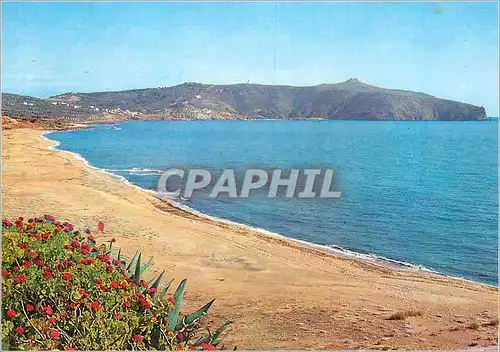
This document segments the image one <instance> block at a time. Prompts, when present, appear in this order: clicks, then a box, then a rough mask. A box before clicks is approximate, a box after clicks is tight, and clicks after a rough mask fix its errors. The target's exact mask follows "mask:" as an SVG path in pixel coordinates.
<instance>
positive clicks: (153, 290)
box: [148, 287, 158, 295]
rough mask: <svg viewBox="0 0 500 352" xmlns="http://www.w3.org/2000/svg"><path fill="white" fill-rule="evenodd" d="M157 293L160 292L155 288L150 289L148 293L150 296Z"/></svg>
mask: <svg viewBox="0 0 500 352" xmlns="http://www.w3.org/2000/svg"><path fill="white" fill-rule="evenodd" d="M157 291H158V290H157V289H156V288H154V287H151V288H148V293H149V294H150V295H153V294H155V293H156V292H157Z"/></svg>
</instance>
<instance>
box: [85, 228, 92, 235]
mask: <svg viewBox="0 0 500 352" xmlns="http://www.w3.org/2000/svg"><path fill="white" fill-rule="evenodd" d="M84 232H85V233H86V234H87V235H90V233H91V232H92V231H91V230H90V229H85V231H84Z"/></svg>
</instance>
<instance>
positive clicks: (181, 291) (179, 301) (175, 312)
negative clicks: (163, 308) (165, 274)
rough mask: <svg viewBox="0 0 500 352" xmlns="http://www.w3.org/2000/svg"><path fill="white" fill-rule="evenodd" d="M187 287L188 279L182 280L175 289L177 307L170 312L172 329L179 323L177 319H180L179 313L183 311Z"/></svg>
mask: <svg viewBox="0 0 500 352" xmlns="http://www.w3.org/2000/svg"><path fill="white" fill-rule="evenodd" d="M185 287H186V279H184V280H182V281H181V283H180V284H179V286H177V290H175V293H174V296H173V297H174V298H175V307H174V309H172V311H171V312H170V315H169V318H170V329H172V330H174V329H175V326H176V325H177V321H178V320H179V313H180V311H181V306H182V300H183V296H184V289H185Z"/></svg>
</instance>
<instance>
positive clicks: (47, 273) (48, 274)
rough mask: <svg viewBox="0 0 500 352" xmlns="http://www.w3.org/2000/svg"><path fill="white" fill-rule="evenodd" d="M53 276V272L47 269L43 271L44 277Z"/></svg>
mask: <svg viewBox="0 0 500 352" xmlns="http://www.w3.org/2000/svg"><path fill="white" fill-rule="evenodd" d="M51 277H52V273H51V272H50V271H48V270H45V271H44V272H43V278H44V279H50V278H51Z"/></svg>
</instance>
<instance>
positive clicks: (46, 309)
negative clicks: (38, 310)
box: [42, 306, 54, 316]
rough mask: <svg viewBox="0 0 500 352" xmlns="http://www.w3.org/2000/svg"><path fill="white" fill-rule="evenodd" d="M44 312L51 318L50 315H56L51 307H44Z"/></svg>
mask: <svg viewBox="0 0 500 352" xmlns="http://www.w3.org/2000/svg"><path fill="white" fill-rule="evenodd" d="M42 310H43V311H44V312H45V314H47V315H49V316H50V315H52V313H54V312H53V311H52V307H51V306H47V307H42Z"/></svg>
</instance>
